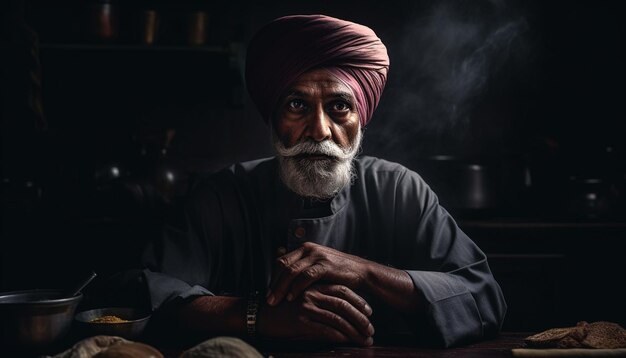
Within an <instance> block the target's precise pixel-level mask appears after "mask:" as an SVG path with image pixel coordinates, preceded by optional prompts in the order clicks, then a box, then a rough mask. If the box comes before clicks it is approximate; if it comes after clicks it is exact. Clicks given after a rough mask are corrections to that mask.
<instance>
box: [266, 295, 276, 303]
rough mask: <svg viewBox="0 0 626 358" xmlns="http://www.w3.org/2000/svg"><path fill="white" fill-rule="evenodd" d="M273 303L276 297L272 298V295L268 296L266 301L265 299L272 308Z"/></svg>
mask: <svg viewBox="0 0 626 358" xmlns="http://www.w3.org/2000/svg"><path fill="white" fill-rule="evenodd" d="M274 301H276V297H274V295H270V297H268V299H267V303H268V304H269V305H270V306H273V305H274Z"/></svg>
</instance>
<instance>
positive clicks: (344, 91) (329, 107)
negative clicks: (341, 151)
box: [274, 69, 360, 148]
mask: <svg viewBox="0 0 626 358" xmlns="http://www.w3.org/2000/svg"><path fill="white" fill-rule="evenodd" d="M274 118H275V119H274V128H275V130H276V134H277V135H278V138H279V139H280V140H281V142H282V143H283V145H284V146H285V147H287V148H289V147H291V146H293V145H294V144H296V143H298V142H302V141H304V140H307V139H309V140H312V141H315V142H321V141H324V140H332V141H333V142H335V143H336V144H337V145H339V146H340V147H342V148H348V147H349V146H350V145H351V144H352V143H353V142H354V140H355V138H356V136H357V134H358V131H359V126H360V124H359V114H358V113H357V110H356V100H355V98H354V95H353V94H352V90H351V89H350V87H348V86H347V85H346V84H344V83H343V82H341V81H340V80H339V79H337V78H336V77H335V76H333V75H332V74H330V73H329V72H328V71H326V70H324V69H317V70H312V71H309V72H306V73H304V74H303V75H301V76H300V77H298V79H296V81H294V83H293V84H292V85H291V86H290V87H289V89H288V90H287V91H286V92H285V95H284V96H283V97H282V99H281V101H280V102H279V106H278V110H277V111H276V115H275V117H274Z"/></svg>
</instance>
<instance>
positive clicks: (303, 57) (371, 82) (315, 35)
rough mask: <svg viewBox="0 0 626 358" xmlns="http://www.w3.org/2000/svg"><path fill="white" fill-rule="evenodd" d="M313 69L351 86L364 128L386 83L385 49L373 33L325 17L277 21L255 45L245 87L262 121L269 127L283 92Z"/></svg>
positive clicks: (259, 35) (262, 32)
mask: <svg viewBox="0 0 626 358" xmlns="http://www.w3.org/2000/svg"><path fill="white" fill-rule="evenodd" d="M314 68H326V69H328V70H329V71H330V72H331V73H332V74H334V75H335V76H336V77H337V78H339V79H340V80H342V81H343V82H345V83H346V84H347V85H348V86H350V88H351V89H352V92H353V93H354V96H355V97H356V101H357V111H358V113H359V118H360V120H361V126H365V124H367V122H368V121H369V120H370V118H372V114H373V113H374V109H376V106H377V105H378V101H379V99H380V96H381V94H382V92H383V88H384V87H385V83H386V82H387V71H388V70H389V57H388V56H387V49H386V48H385V45H383V43H382V42H381V41H380V39H379V38H378V37H377V36H376V34H375V33H374V31H372V30H371V29H370V28H368V27H365V26H363V25H359V24H355V23H353V22H349V21H345V20H340V19H336V18H333V17H329V16H324V15H294V16H285V17H281V18H278V19H276V20H274V21H272V22H270V23H269V24H267V25H266V26H265V27H263V28H262V29H261V30H259V32H258V33H257V34H256V35H255V37H254V38H253V39H252V41H251V43H250V46H249V47H248V54H247V59H246V85H247V87H248V92H249V93H250V96H251V97H252V100H253V101H254V103H255V104H256V106H257V108H258V109H259V112H261V116H263V119H264V120H265V121H266V122H269V120H270V118H271V117H272V115H273V113H274V111H275V110H276V107H277V105H278V101H279V100H280V97H281V96H282V95H283V92H284V91H285V90H287V88H288V87H289V86H290V85H291V83H292V82H293V81H294V80H295V79H296V78H298V76H300V75H301V74H303V73H304V72H307V71H309V70H311V69H314Z"/></svg>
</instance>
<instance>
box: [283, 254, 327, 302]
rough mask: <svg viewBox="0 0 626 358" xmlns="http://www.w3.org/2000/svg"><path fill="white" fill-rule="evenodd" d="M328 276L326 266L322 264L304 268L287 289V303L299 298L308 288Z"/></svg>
mask: <svg viewBox="0 0 626 358" xmlns="http://www.w3.org/2000/svg"><path fill="white" fill-rule="evenodd" d="M327 274H328V266H326V265H324V264H322V263H319V262H317V263H314V264H312V265H310V266H309V267H306V268H304V269H303V270H301V271H300V273H299V274H298V275H296V276H295V277H293V281H292V282H291V287H288V289H289V291H288V293H287V301H291V300H293V299H294V298H296V297H298V296H300V294H301V293H302V292H303V291H304V290H306V289H307V288H308V287H310V286H311V285H313V284H314V283H316V282H317V281H320V280H322V279H323V278H325V277H326V276H327Z"/></svg>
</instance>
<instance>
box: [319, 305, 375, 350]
mask: <svg viewBox="0 0 626 358" xmlns="http://www.w3.org/2000/svg"><path fill="white" fill-rule="evenodd" d="M310 311H311V321H315V322H319V323H322V324H323V325H326V326H330V327H331V328H333V329H335V330H337V331H339V332H340V333H342V334H344V335H345V336H346V337H347V338H349V340H350V341H351V342H354V343H357V344H360V345H371V341H372V339H371V336H370V335H364V334H362V333H361V332H360V331H359V330H358V329H356V327H354V326H353V325H352V324H351V323H350V322H349V321H348V320H347V319H345V318H344V317H342V316H341V315H340V314H337V313H335V312H333V311H330V310H326V309H323V308H321V307H318V306H314V307H312V308H311V309H310ZM328 333H329V331H326V332H324V333H323V334H328Z"/></svg>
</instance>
